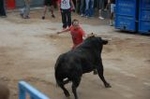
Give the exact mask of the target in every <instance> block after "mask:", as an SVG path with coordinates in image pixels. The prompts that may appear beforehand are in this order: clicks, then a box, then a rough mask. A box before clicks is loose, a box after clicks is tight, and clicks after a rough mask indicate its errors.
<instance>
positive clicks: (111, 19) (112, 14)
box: [108, 0, 115, 26]
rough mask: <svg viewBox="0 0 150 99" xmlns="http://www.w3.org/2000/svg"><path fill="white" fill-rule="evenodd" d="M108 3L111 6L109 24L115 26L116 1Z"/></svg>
mask: <svg viewBox="0 0 150 99" xmlns="http://www.w3.org/2000/svg"><path fill="white" fill-rule="evenodd" d="M108 3H109V4H110V6H111V7H110V20H109V24H110V26H113V25H114V21H113V19H114V9H115V0H108Z"/></svg>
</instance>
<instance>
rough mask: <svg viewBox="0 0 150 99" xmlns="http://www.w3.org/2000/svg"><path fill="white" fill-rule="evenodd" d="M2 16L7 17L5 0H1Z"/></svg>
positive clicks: (0, 9) (0, 11)
mask: <svg viewBox="0 0 150 99" xmlns="http://www.w3.org/2000/svg"><path fill="white" fill-rule="evenodd" d="M0 16H1V17H6V11H5V7H4V0H0Z"/></svg>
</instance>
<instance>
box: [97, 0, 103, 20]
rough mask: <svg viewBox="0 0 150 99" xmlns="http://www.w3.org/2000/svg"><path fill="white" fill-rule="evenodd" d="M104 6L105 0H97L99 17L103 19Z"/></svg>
mask: <svg viewBox="0 0 150 99" xmlns="http://www.w3.org/2000/svg"><path fill="white" fill-rule="evenodd" d="M104 6H105V0H99V2H98V7H99V19H101V20H103V19H104V18H103V17H102V11H103V10H104Z"/></svg>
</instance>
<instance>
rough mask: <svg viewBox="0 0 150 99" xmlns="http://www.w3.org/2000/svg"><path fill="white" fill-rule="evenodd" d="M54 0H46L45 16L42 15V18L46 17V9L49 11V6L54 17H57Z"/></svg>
mask: <svg viewBox="0 0 150 99" xmlns="http://www.w3.org/2000/svg"><path fill="white" fill-rule="evenodd" d="M53 4H54V0H44V12H43V16H42V19H45V14H46V11H47V8H48V7H50V8H49V11H50V12H51V16H52V17H53V18H55V15H54V11H53V10H54V6H53Z"/></svg>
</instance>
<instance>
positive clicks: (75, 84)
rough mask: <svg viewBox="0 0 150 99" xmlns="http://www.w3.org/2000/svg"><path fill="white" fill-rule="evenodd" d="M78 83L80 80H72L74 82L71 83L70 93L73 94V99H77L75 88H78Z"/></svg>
mask: <svg viewBox="0 0 150 99" xmlns="http://www.w3.org/2000/svg"><path fill="white" fill-rule="evenodd" d="M80 81H81V78H76V79H74V81H72V92H73V94H74V97H75V99H78V95H77V87H78V86H79V84H80Z"/></svg>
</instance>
